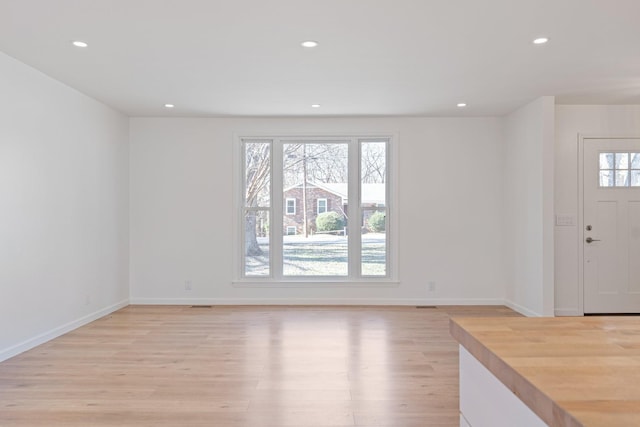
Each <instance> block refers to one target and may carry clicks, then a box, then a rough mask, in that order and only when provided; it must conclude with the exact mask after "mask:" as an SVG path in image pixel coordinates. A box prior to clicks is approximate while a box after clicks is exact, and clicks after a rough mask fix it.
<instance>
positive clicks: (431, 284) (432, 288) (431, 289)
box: [427, 281, 436, 292]
mask: <svg viewBox="0 0 640 427" xmlns="http://www.w3.org/2000/svg"><path fill="white" fill-rule="evenodd" d="M427 289H428V290H429V292H435V291H436V282H433V281H432V282H429V283H428V284H427Z"/></svg>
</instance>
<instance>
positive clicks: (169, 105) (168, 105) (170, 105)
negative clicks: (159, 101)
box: [164, 104, 175, 108]
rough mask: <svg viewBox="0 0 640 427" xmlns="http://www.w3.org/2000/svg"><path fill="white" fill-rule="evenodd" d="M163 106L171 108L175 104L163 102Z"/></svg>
mask: <svg viewBox="0 0 640 427" xmlns="http://www.w3.org/2000/svg"><path fill="white" fill-rule="evenodd" d="M164 107H165V108H173V107H175V105H173V104H164Z"/></svg>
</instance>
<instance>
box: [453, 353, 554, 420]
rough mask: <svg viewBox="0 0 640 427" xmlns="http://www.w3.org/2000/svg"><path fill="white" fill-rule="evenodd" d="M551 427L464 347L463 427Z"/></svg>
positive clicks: (461, 400)
mask: <svg viewBox="0 0 640 427" xmlns="http://www.w3.org/2000/svg"><path fill="white" fill-rule="evenodd" d="M514 426H518V427H548V426H547V424H546V423H545V422H544V421H542V420H541V419H540V417H538V416H537V415H536V414H534V413H533V411H532V410H531V409H529V408H528V407H527V405H525V404H524V403H523V402H522V401H521V400H520V399H519V398H518V397H517V396H516V395H515V394H513V392H511V390H509V389H508V388H507V387H505V385H504V384H502V383H501V382H500V380H498V379H497V378H496V377H495V376H493V374H492V373H491V372H489V370H488V369H487V368H485V367H484V366H483V365H482V363H480V362H479V361H478V360H477V359H476V358H475V357H473V356H472V355H471V353H469V352H468V351H467V350H466V349H465V348H464V347H462V346H460V427H514Z"/></svg>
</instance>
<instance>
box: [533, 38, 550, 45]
mask: <svg viewBox="0 0 640 427" xmlns="http://www.w3.org/2000/svg"><path fill="white" fill-rule="evenodd" d="M548 41H549V39H548V38H547V37H538V38H537V39H534V40H533V44H545V43H546V42H548Z"/></svg>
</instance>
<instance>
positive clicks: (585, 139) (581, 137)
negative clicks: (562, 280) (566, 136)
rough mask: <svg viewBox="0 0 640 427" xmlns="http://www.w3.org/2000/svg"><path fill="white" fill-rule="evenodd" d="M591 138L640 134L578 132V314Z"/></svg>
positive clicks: (581, 312)
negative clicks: (586, 160) (587, 150)
mask: <svg viewBox="0 0 640 427" xmlns="http://www.w3.org/2000/svg"><path fill="white" fill-rule="evenodd" d="M591 139H620V140H625V139H640V135H599V134H595V135H591V134H581V133H578V233H577V235H578V242H577V243H578V314H579V315H582V316H584V239H585V238H586V237H585V229H584V145H585V143H587V144H588V143H589V140H591Z"/></svg>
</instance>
